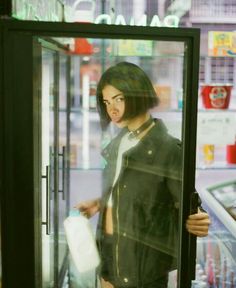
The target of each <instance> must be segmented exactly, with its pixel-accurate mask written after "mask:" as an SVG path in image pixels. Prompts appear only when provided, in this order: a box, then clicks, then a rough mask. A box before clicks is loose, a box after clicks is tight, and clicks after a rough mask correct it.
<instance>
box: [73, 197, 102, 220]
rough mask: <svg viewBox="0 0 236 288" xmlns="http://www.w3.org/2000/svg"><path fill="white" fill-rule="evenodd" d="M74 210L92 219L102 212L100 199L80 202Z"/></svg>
mask: <svg viewBox="0 0 236 288" xmlns="http://www.w3.org/2000/svg"><path fill="white" fill-rule="evenodd" d="M74 208H75V209H78V210H79V211H80V212H81V213H82V214H83V215H84V216H86V217H87V218H90V217H92V216H93V215H95V214H96V213H97V212H98V211H99V210H100V198H98V199H93V200H88V201H83V202H80V203H78V204H77V205H75V207H74Z"/></svg>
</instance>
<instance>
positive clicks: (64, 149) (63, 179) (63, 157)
mask: <svg viewBox="0 0 236 288" xmlns="http://www.w3.org/2000/svg"><path fill="white" fill-rule="evenodd" d="M58 155H59V156H61V157H62V189H59V190H58V192H61V193H62V200H65V182H66V181H65V175H66V171H65V168H66V164H65V161H66V157H65V156H66V147H65V146H63V147H62V153H59V154H58Z"/></svg>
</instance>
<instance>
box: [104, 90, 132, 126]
mask: <svg viewBox="0 0 236 288" xmlns="http://www.w3.org/2000/svg"><path fill="white" fill-rule="evenodd" d="M102 97H103V102H104V104H105V106H106V111H107V114H108V115H109V117H110V118H111V121H112V122H113V123H114V124H115V125H117V126H118V127H120V128H122V127H125V126H127V121H125V120H121V118H122V117H123V115H124V112H125V98H124V95H123V93H122V92H121V91H120V90H118V89H116V88H115V87H114V86H111V85H106V86H105V87H104V89H103V90H102Z"/></svg>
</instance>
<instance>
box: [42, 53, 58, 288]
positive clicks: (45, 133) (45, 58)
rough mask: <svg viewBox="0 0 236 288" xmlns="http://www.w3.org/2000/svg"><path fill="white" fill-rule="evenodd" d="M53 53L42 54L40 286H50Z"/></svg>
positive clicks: (51, 249)
mask: <svg viewBox="0 0 236 288" xmlns="http://www.w3.org/2000/svg"><path fill="white" fill-rule="evenodd" d="M54 61H55V53H54V52H53V51H50V50H46V49H45V50H43V54H42V140H41V141H42V142H41V143H42V175H43V178H42V222H43V223H44V224H45V225H43V226H42V273H43V287H52V286H51V285H52V284H53V280H54V220H53V213H54V201H53V191H54V181H53V179H54V177H53V175H54V173H55V172H54V162H53V158H52V154H53V153H54V152H53V151H54V112H55V100H54V97H55V96H54V91H55V90H54V85H55V79H54V72H55V71H54V64H55V62H54Z"/></svg>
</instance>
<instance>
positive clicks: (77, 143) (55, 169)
mask: <svg viewBox="0 0 236 288" xmlns="http://www.w3.org/2000/svg"><path fill="white" fill-rule="evenodd" d="M3 26H4V29H5V30H4V29H3V30H4V31H6V30H7V32H8V33H6V35H7V36H6V35H5V34H4V35H5V37H6V42H5V43H6V44H8V46H9V47H11V50H10V51H11V52H12V54H13V55H14V57H13V58H12V59H11V60H9V57H8V58H7V61H9V62H7V61H6V62H5V65H6V72H7V73H6V75H7V77H6V80H5V81H8V82H7V84H8V86H9V83H10V80H11V79H13V80H14V83H15V84H16V85H14V89H10V90H9V91H8V90H7V92H6V96H8V98H7V97H6V99H7V102H6V103H7V104H8V103H9V99H10V100H12V103H14V101H17V102H16V103H17V104H18V107H17V108H18V109H20V107H23V108H24V110H23V112H24V115H27V116H28V118H30V117H31V118H30V119H31V120H32V121H27V120H28V118H27V117H23V118H21V119H20V120H21V121H22V123H21V122H20V123H21V125H17V120H16V118H14V115H13V116H12V117H13V120H12V121H13V122H14V124H15V126H12V127H17V128H18V130H17V131H16V130H14V129H13V130H12V129H11V130H8V131H9V133H10V132H11V133H12V135H13V136H12V137H13V138H10V140H11V139H17V140H18V141H20V140H19V139H18V137H17V136H18V135H19V132H20V133H21V134H22V135H23V136H24V135H25V136H27V133H26V131H32V133H34V134H38V133H39V132H38V131H41V132H40V135H38V138H37V139H38V141H36V140H37V139H36V140H35V139H34V140H33V141H29V144H28V145H29V146H30V147H31V149H32V151H33V152H34V153H31V154H30V155H28V158H27V160H28V161H29V162H30V163H31V166H32V167H33V171H34V173H35V174H34V175H33V180H34V181H31V182H30V183H31V189H27V190H26V191H27V193H28V194H22V195H21V197H22V199H20V203H22V205H25V209H26V211H30V213H31V214H32V213H33V214H32V215H31V214H30V215H31V216H32V217H31V218H33V219H40V220H42V221H39V222H40V226H39V225H38V222H37V221H35V222H34V223H33V224H32V223H31V222H29V223H28V222H27V221H29V219H30V217H28V218H27V219H26V218H23V217H22V216H21V215H18V217H19V218H18V219H16V218H15V217H14V216H15V215H14V214H13V215H12V216H11V217H10V218H8V219H6V217H5V218H4V217H3V219H2V223H4V220H7V221H10V220H11V221H12V223H11V224H12V225H10V226H9V227H15V226H16V223H17V220H19V219H21V218H20V217H22V221H24V222H25V223H26V224H28V226H29V227H31V230H30V231H31V234H32V233H33V232H34V233H35V230H36V228H37V229H38V227H40V229H41V235H40V236H39V237H40V238H41V239H40V238H37V237H35V234H34V237H35V239H36V241H35V243H34V249H35V251H37V253H38V251H40V249H41V250H42V251H41V255H43V256H42V257H41V258H40V260H38V259H37V257H35V258H34V260H31V265H32V263H33V266H34V267H35V271H37V273H38V275H40V269H41V272H42V273H41V275H42V276H41V278H42V284H40V282H37V281H38V278H36V280H34V281H35V282H34V284H31V287H32V288H33V287H37V288H38V287H43V288H44V287H60V283H59V282H60V281H59V277H58V276H59V274H60V271H59V270H60V267H62V266H63V263H64V260H63V259H64V255H66V247H65V238H64V232H63V230H62V222H63V219H64V218H65V217H66V216H67V213H66V209H67V208H68V204H67V202H66V201H69V200H68V199H69V198H70V202H69V206H70V208H72V207H73V206H74V205H76V204H77V201H78V202H79V201H82V200H89V199H91V198H93V197H95V196H96V197H99V198H102V201H103V202H102V203H107V202H106V201H107V199H106V196H105V195H107V193H108V191H106V190H104V189H106V188H107V186H106V184H107V183H108V182H107V181H108V180H110V179H111V178H109V177H110V176H111V175H110V176H109V173H111V172H112V171H114V166H112V165H113V164H114V161H110V162H108V161H107V159H105V158H104V157H101V152H102V150H103V152H104V148H107V147H109V146H108V145H109V143H114V142H113V141H114V139H115V138H116V137H117V135H119V133H120V132H121V133H123V132H125V130H122V131H123V132H122V131H121V130H120V129H119V128H117V127H115V125H113V124H109V125H108V126H107V129H106V130H103V131H102V130H101V127H100V120H99V116H98V112H97V107H96V104H95V98H96V97H95V94H96V89H97V85H98V82H99V80H100V78H101V76H102V75H103V73H104V72H105V71H107V69H109V68H110V67H112V66H113V67H114V66H116V65H117V64H119V63H121V64H120V65H123V64H122V63H124V62H125V63H127V62H128V63H129V65H136V67H139V68H138V69H141V70H143V71H144V72H145V75H146V76H147V77H148V78H149V80H150V83H151V84H150V87H152V89H151V90H152V97H153V101H154V102H158V101H159V105H157V106H156V107H149V108H152V109H150V111H149V113H150V114H151V115H152V117H153V118H154V119H155V120H154V121H153V125H154V126H153V127H155V129H154V130H155V131H156V132H155V133H154V132H153V133H154V134H153V136H152V137H153V138H152V137H151V136H150V137H151V138H150V139H149V140H147V141H146V140H145V139H143V141H141V140H140V143H138V144H137V146H135V147H133V148H132V149H131V150H132V151H131V150H130V151H129V152H130V153H131V152H132V155H131V154H130V157H131V158H129V159H128V158H127V159H128V161H126V162H123V163H124V165H123V166H122V169H124V173H123V174H121V175H120V178H119V179H118V180H119V181H121V180H122V183H120V184H122V185H120V186H119V188H120V189H122V191H121V190H119V193H118V190H117V192H115V193H116V194H114V197H115V198H114V199H116V200H115V201H116V202H115V203H116V207H115V209H117V210H116V211H123V212H122V213H121V214H120V213H118V212H117V213H116V214H113V215H114V217H115V218H114V221H117V222H114V223H116V224H117V225H116V226H115V230H114V235H113V237H114V239H115V242H114V243H115V245H116V246H115V247H116V249H115V251H116V253H115V254H114V255H113V256H114V262H113V264H114V265H113V266H112V267H113V268H114V271H113V272H114V273H115V277H116V281H117V283H118V282H119V285H118V286H122V285H125V286H126V285H128V284H127V283H130V284H129V285H130V286H134V287H137V286H139V285H140V283H142V285H144V284H145V285H146V284H147V283H148V281H155V280H156V278H158V277H161V276H162V275H164V278H165V279H163V281H165V282H166V281H167V282H168V283H169V284H168V285H170V287H171V288H172V287H179V288H180V287H186V288H189V287H190V286H191V279H194V275H193V274H194V269H195V255H194V252H195V250H194V243H195V238H193V237H192V236H190V235H189V234H188V232H187V231H186V229H185V220H186V218H187V216H188V215H189V214H190V213H191V212H194V209H195V208H196V207H194V206H195V205H196V203H193V202H192V199H193V195H194V194H193V192H194V190H195V189H194V176H195V138H196V137H195V132H196V112H197V79H198V71H197V67H198V66H197V65H198V51H199V31H198V30H195V29H165V28H154V27H150V28H148V27H124V26H117V25H114V26H113V25H111V26H108V25H96V24H80V25H77V24H61V23H50V25H48V24H47V23H45V25H44V24H42V23H24V24H22V23H19V21H17V25H16V24H14V23H12V22H11V23H8V21H4V24H3ZM22 29H23V30H24V31H27V32H25V33H22ZM4 33H5V32H4ZM65 37H66V38H65ZM16 39H17V41H16ZM32 40H34V41H32ZM58 43H59V44H58ZM6 44H4V45H6ZM16 44H17V45H16ZM4 47H5V46H4ZM16 47H18V49H17V51H16ZM19 47H20V48H22V49H20V48H19ZM55 47H57V48H55ZM23 48H24V49H23ZM39 48H40V49H41V50H40V54H39V55H41V56H40V57H41V64H40V63H39V65H33V64H32V63H34V64H35V62H34V60H35V59H32V55H36V56H37V53H36V51H38V49H39ZM61 49H64V52H65V51H66V53H64V52H63V53H62V54H61ZM4 51H5V52H4V53H6V55H7V56H9V53H8V51H7V48H5V50H4ZM19 51H21V53H22V54H23V56H24V58H23V59H24V60H26V59H27V61H28V62H27V64H28V65H27V66H26V67H27V69H26V68H25V70H24V72H25V73H24V74H23V73H21V71H20V69H18V68H15V70H14V73H13V74H11V76H10V74H9V73H8V72H9V67H20V66H19V65H15V64H19V63H22V64H23V60H22V59H21V57H20V55H19ZM25 51H28V53H26V52H25ZM29 52H30V53H29ZM32 52H33V53H32ZM68 57H69V58H70V59H71V60H73V73H74V76H73V77H74V87H73V90H74V93H73V98H72V97H71V99H72V111H73V113H71V116H70V117H68V113H66V114H67V115H66V114H64V113H65V112H64V111H68V103H69V102H70V99H69V100H68V93H66V90H67V89H68V82H67V80H66V79H69V77H68V74H67V72H66V70H65V66H66V63H68V61H69V60H68ZM36 58H37V57H36ZM8 63H9V64H11V65H7V64H8ZM37 63H38V62H37ZM33 68H34V70H33ZM125 71H126V70H125ZM125 71H124V70H121V71H120V72H119V73H118V74H117V75H118V76H119V77H121V76H122V75H123V76H124V72H125ZM39 72H40V73H39ZM32 74H33V75H37V74H39V75H40V76H39V81H38V83H40V85H39V87H40V89H41V90H40V89H38V88H39V87H38V86H37V85H38V84H37V82H34V81H33V79H32V76H31V75H32ZM65 75H67V76H65ZM10 77H12V78H10ZM18 77H19V79H21V85H20V82H19V80H18ZM119 77H118V78H119ZM135 77H136V74H134V72H132V73H131V72H129V73H128V74H126V76H125V82H127V83H129V84H130V85H131V86H132V85H133V86H134V87H136V88H135V89H134V90H133V91H135V93H134V94H132V96H130V97H140V98H137V99H141V98H142V97H143V96H145V95H146V93H147V92H146V90H143V88H142V87H140V86H139V85H140V81H139V80H137V79H136V78H135ZM28 78H29V79H31V80H32V83H31V82H29V80H28ZM133 79H135V80H134V81H133ZM114 81H115V80H114ZM22 83H23V84H24V85H23V84H22ZM112 83H113V84H112V85H113V86H114V85H115V82H112ZM7 84H6V85H7ZM17 85H18V86H17ZM21 86H22V88H24V89H23V90H22V89H20V88H21ZM66 87H67V88H66ZM137 87H139V88H137ZM120 89H122V88H119V90H120ZM120 91H121V90H120ZM36 92H37V93H36ZM122 93H124V95H125V93H126V90H124V91H122ZM4 95H5V94H4ZM32 95H33V97H32ZM154 96H155V97H154ZM25 97H27V99H28V100H30V101H31V102H32V103H33V104H34V105H28V106H26V107H25V106H24V104H25V101H24V99H25ZM65 97H66V99H67V100H65ZM125 97H128V96H125ZM19 99H20V100H21V101H19ZM99 99H100V98H99ZM99 99H98V100H99ZM137 99H136V100H137ZM63 101H64V102H63ZM68 101H69V102H68ZM127 101H128V100H127ZM143 101H145V100H144V99H143ZM131 102H132V101H131ZM36 104H37V105H38V106H37V107H38V109H34V110H33V112H32V107H35V105H36ZM103 104H104V103H103ZM13 107H14V108H15V103H14V105H13ZM17 115H18V114H17ZM7 119H8V118H7ZM68 119H70V122H71V123H70V124H71V135H69V134H68V127H69V124H68ZM32 122H33V124H34V125H33V127H32V126H30V123H32ZM12 127H11V128H12ZM27 127H28V129H27ZM150 131H151V130H150ZM150 133H151V132H150ZM156 133H157V134H156ZM22 135H21V136H22ZM14 137H15V138H14ZM69 138H71V143H72V142H73V146H72V145H71V147H70V149H69V148H68V143H69V142H68V139H69ZM154 138H155V139H154ZM6 139H7V140H8V141H10V140H9V138H6ZM11 145H12V143H11ZM21 146H22V149H23V152H24V153H23V152H22V151H20V150H17V149H16V150H15V153H12V154H10V153H9V155H13V156H14V157H15V158H14V157H13V156H11V157H13V158H14V159H12V158H11V157H9V159H10V160H9V161H12V162H8V163H7V164H8V165H9V163H12V166H14V167H21V166H22V165H23V164H22V162H20V161H18V160H19V158H18V157H17V155H18V154H19V155H20V156H21V158H20V159H22V157H23V155H25V153H26V151H25V150H24V149H25V148H24V146H23V145H21ZM10 147H12V146H10ZM141 147H142V149H141ZM172 148H173V149H174V150H173V149H172ZM69 150H70V151H71V153H70V159H71V160H73V161H74V162H73V167H72V163H71V168H73V171H72V172H73V175H71V177H70V183H69V184H70V186H71V190H70V195H69V196H70V197H68V187H69V184H68V182H67V181H68V178H67V179H66V177H65V175H68V172H65V168H67V167H69V165H68V164H69V162H68V159H69V158H68V156H69V155H67V153H68V152H69ZM6 151H9V150H6ZM103 155H104V154H103ZM139 157H141V158H142V159H143V160H142V161H144V162H145V163H144V162H142V161H141V162H140V158H139ZM114 159H115V157H114V155H113V160H114ZM28 166H30V165H28ZM28 166H27V167H26V168H28ZM31 166H30V168H31V169H29V168H28V169H26V170H25V171H24V173H27V176H28V175H29V177H31V178H32V175H31V174H30V173H32V167H31ZM37 169H40V173H36V172H37ZM17 171H20V170H17ZM39 174H40V177H38V176H39ZM130 175H134V176H133V178H132V180H131V178H129V177H131V176H130ZM23 176H24V175H23ZM24 177H25V176H24ZM31 178H30V179H31ZM7 179H8V178H7ZM17 179H18V178H16V180H17ZM126 180H129V181H128V183H126ZM25 182H26V183H29V178H27V180H26V181H25ZM25 182H24V183H23V184H25ZM19 183H21V182H20V181H19ZM6 184H7V182H4V187H5V188H6V189H7V188H8V186H7V185H6ZM16 184H17V183H16ZM21 184H22V183H21ZM38 185H39V186H40V187H41V188H40V189H39V193H38V190H37V189H36V188H37V187H38ZM21 187H22V186H21ZM23 187H24V186H23ZM65 187H67V188H65ZM27 188H28V187H27ZM126 191H127V192H126ZM164 191H165V193H164ZM17 192H18V191H17V190H15V189H12V190H11V195H12V194H13V195H14V193H15V194H16V195H18V194H17ZM30 192H31V193H33V197H32V195H31V194H30ZM120 192H121V193H120ZM26 195H28V196H30V195H31V198H30V199H32V198H33V200H32V201H29V200H27V201H23V200H26ZM167 196H168V197H167ZM104 197H105V198H104ZM7 199H8V198H7ZM12 199H14V197H12V198H11V201H14V200H12ZM17 199H18V200H19V196H18V198H17ZM65 199H67V200H65ZM39 204H40V205H39ZM32 206H33V207H36V208H37V209H32ZM38 207H41V209H38ZM105 207H106V205H104V206H101V210H100V214H99V215H96V217H97V218H96V217H95V218H92V219H91V222H92V224H93V225H94V230H97V232H98V234H97V236H98V238H97V240H98V243H100V244H101V242H100V240H101V239H102V237H101V238H99V236H101V235H103V234H100V233H103V229H102V230H99V228H101V227H102V228H104V223H102V222H99V221H102V219H104V218H103V215H104V213H105V211H106V210H104V209H107V208H105ZM102 208H104V209H102ZM39 210H40V211H39ZM163 215H165V217H163ZM3 216H4V213H3ZM98 218H99V219H98ZM8 223H9V222H8ZM98 223H99V225H100V224H101V223H102V225H100V226H99V225H98ZM9 224H10V223H9ZM42 224H43V225H42ZM4 225H6V224H4ZM4 237H5V236H4ZM7 237H11V234H7ZM21 237H22V239H21V241H20V243H25V244H24V245H25V248H24V249H25V251H26V249H27V245H26V244H27V243H28V245H29V244H30V243H31V242H30V241H29V239H28V237H26V235H21ZM23 239H24V240H25V241H23ZM31 239H32V238H31ZM38 240H39V241H38ZM4 243H5V245H6V243H9V246H6V249H7V251H14V249H13V250H12V249H9V248H10V244H11V245H12V247H11V248H13V246H14V245H13V242H7V241H4ZM31 244H32V243H31ZM102 244H103V243H102ZM15 245H18V243H16V244H15ZM17 247H18V246H17ZM99 247H101V246H99ZM22 249H23V248H22ZM3 250H4V249H3ZM136 251H138V253H136ZM99 252H100V255H101V256H102V254H101V253H102V250H99ZM33 255H34V256H35V255H36V252H34V253H33ZM127 255H128V259H129V260H130V261H131V260H132V261H133V262H132V263H133V264H134V263H135V265H134V266H133V265H130V262H129V261H126V259H127V257H126V256H127ZM103 256H104V255H103ZM159 256H161V257H159ZM4 259H6V258H4ZM36 259H37V260H36ZM150 259H151V262H149V261H150ZM160 259H161V263H160V262H158V261H159V260H160ZM20 260H21V261H23V259H20ZM28 260H29V259H28ZM33 261H35V262H33ZM20 263H21V262H20ZM146 263H148V265H146ZM151 263H156V264H155V265H154V266H153V265H151V266H150V264H151ZM36 264H37V265H36ZM3 265H4V262H3ZM27 265H28V266H29V264H28V263H26V266H25V268H27ZM7 267H8V266H7ZM130 267H132V269H129V268H130ZM156 267H160V269H159V270H158V271H157V270H156ZM8 268H9V267H8ZM164 268H165V269H164ZM163 269H164V270H163ZM3 271H4V270H3ZM10 271H11V270H9V273H10ZM31 271H32V270H31ZM94 272H95V271H92V273H93V275H95V273H94ZM128 272H129V273H128ZM16 273H18V272H17V269H15V270H14V274H16ZM31 274H32V273H31ZM18 275H19V278H20V279H21V278H22V276H21V275H20V274H19V273H18ZM90 275H91V274H90ZM99 277H100V275H99V276H98V278H99ZM75 278H76V279H77V281H78V282H79V283H82V284H80V285H82V286H81V287H86V285H87V284H86V283H87V281H91V278H90V277H89V279H86V277H85V275H84V274H83V275H82V274H81V273H80V271H77V272H76V273H75ZM94 278H95V277H94ZM95 280H96V279H94V282H93V283H92V284H91V285H92V286H91V287H94V288H95V287H96V286H95V282H96V281H95ZM9 281H12V280H10V279H9ZM32 281H33V280H32ZM3 282H4V273H3ZM167 282H166V283H167ZM38 283H39V284H38ZM84 283H85V284H84ZM89 285H90V284H89ZM7 287H8V286H7ZM9 287H14V285H11V286H9Z"/></svg>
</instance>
